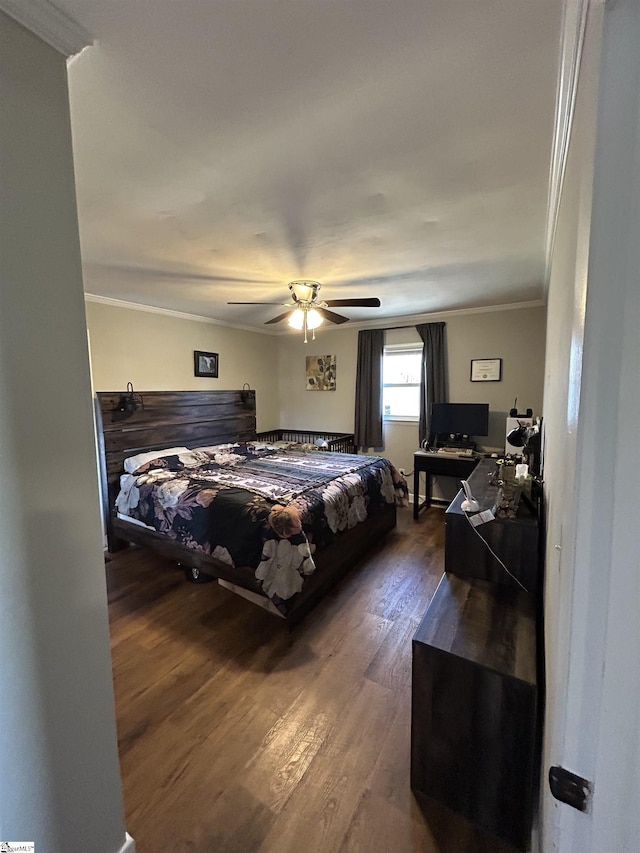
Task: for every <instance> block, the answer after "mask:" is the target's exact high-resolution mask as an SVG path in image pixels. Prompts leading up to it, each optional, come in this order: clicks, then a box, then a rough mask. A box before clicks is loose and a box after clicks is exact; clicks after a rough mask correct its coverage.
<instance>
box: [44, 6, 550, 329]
mask: <svg viewBox="0 0 640 853" xmlns="http://www.w3.org/2000/svg"><path fill="white" fill-rule="evenodd" d="M56 5H58V6H59V7H60V8H61V9H63V10H64V11H66V12H67V13H68V14H69V15H71V17H73V18H75V20H76V21H78V22H79V23H81V24H83V25H84V26H85V27H86V28H87V29H88V30H89V32H91V33H92V35H93V36H94V37H95V38H96V43H95V44H94V45H93V46H92V47H89V48H87V49H86V50H85V51H83V52H82V53H81V54H80V55H79V56H77V57H75V58H74V59H73V60H71V62H70V65H69V77H70V97H71V114H72V128H73V138H74V150H75V164H76V174H77V192H78V205H79V217H80V234H81V242H82V252H83V263H84V275H85V290H86V292H87V293H90V294H94V295H99V296H105V297H111V298H114V299H120V300H126V301H130V302H136V303H142V304H146V305H152V306H156V307H162V308H168V309H172V310H175V311H183V312H187V313H190V314H197V315H201V316H203V317H211V318H215V319H218V320H222V321H225V322H229V323H236V324H240V325H243V326H256V327H259V328H261V329H263V330H264V329H265V327H264V325H263V324H264V322H265V321H266V320H268V319H270V318H271V317H273V316H275V314H277V313H280V312H281V309H279V308H278V307H277V306H248V307H243V306H227V305H226V302H227V301H229V300H247V301H255V300H266V301H274V302H280V301H282V302H285V301H286V300H287V297H288V290H287V286H286V285H287V282H288V281H290V280H291V279H295V278H311V279H317V280H318V281H320V282H322V284H323V290H322V294H321V295H322V297H324V298H325V299H332V298H346V297H360V296H377V297H379V298H380V300H381V301H382V308H380V309H344V310H342V309H341V313H344V314H346V315H348V316H349V317H350V318H352V319H353V320H363V319H365V318H367V319H371V320H374V319H375V320H376V321H377V320H380V319H381V318H386V317H400V316H402V315H408V314H416V313H429V312H435V311H442V310H449V309H461V308H471V307H481V306H491V305H505V304H511V303H521V302H526V301H533V300H539V299H541V298H543V296H544V283H543V279H544V265H545V258H544V246H545V224H546V205H547V191H548V179H549V177H548V176H549V164H550V158H551V142H552V133H553V118H554V108H555V89H556V78H557V67H558V51H559V34H560V16H561V0H415V2H414V0H180V2H179V0H173V2H172V0H155V2H153V0H56ZM266 328H267V329H268V330H270V331H275V330H278V329H280V328H281V326H268V327H266Z"/></svg>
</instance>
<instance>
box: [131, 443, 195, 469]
mask: <svg viewBox="0 0 640 853" xmlns="http://www.w3.org/2000/svg"><path fill="white" fill-rule="evenodd" d="M188 452H189V448H188V447H169V448H168V449H167V450H147V451H146V452H145V453H138V454H136V455H135V456H128V457H127V458H126V459H125V460H124V470H125V471H126V472H127V473H128V474H133V473H134V471H137V469H138V468H139V467H140V466H141V465H144V464H145V463H146V462H151V460H152V459H161V458H162V457H163V456H177V455H178V454H179V453H188Z"/></svg>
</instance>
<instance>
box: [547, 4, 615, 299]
mask: <svg viewBox="0 0 640 853" xmlns="http://www.w3.org/2000/svg"><path fill="white" fill-rule="evenodd" d="M593 3H594V0H564V3H563V9H562V35H561V39H560V68H559V72H558V87H557V94H556V116H555V122H554V128H553V145H552V151H551V169H550V173H549V195H548V200H547V233H546V236H545V276H544V285H545V290H548V288H549V281H550V278H551V263H552V260H553V250H554V246H555V241H556V232H557V230H558V217H559V215H560V202H561V200H562V188H563V186H564V176H565V172H566V168H567V159H568V156H569V142H570V140H571V129H572V127H573V116H574V113H575V105H576V96H577V93H578V81H579V78H580V65H581V62H582V50H583V47H584V40H585V32H586V29H587V18H588V14H589V7H590V6H591V5H593ZM600 5H601V3H600Z"/></svg>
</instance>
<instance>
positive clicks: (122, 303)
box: [84, 293, 274, 335]
mask: <svg viewBox="0 0 640 853" xmlns="http://www.w3.org/2000/svg"><path fill="white" fill-rule="evenodd" d="M84 299H85V302H97V303H99V304H100V305H110V306H111V307H112V308H128V309H129V310H130V311H143V312H145V313H146V314H161V315H163V316H164V317H175V318H176V319H177V320H191V321H192V322H194V323H210V324H211V325H212V326H226V327H227V328H229V329H241V330H242V331H243V332H257V333H258V334H259V335H273V334H274V333H273V332H272V331H270V330H268V329H258V328H256V327H255V326H242V325H240V324H239V323H226V322H225V321H224V320H214V319H213V317H203V316H202V315H200V314H187V313H186V312H185V311H174V310H173V309H172V308H158V307H157V306H155V305H143V304H142V303H140V302H127V301H126V300H125V299H113V298H112V297H111V296H98V295H97V294H95V293H85V295H84Z"/></svg>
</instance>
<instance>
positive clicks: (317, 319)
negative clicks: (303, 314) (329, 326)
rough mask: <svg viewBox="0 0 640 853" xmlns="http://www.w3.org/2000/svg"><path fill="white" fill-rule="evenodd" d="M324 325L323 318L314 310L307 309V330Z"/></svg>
mask: <svg viewBox="0 0 640 853" xmlns="http://www.w3.org/2000/svg"><path fill="white" fill-rule="evenodd" d="M323 323H324V317H323V316H322V314H320V312H319V311H316V309H315V308H309V310H308V311H307V328H308V329H317V328H318V326H321V325H322V324H323Z"/></svg>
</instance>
